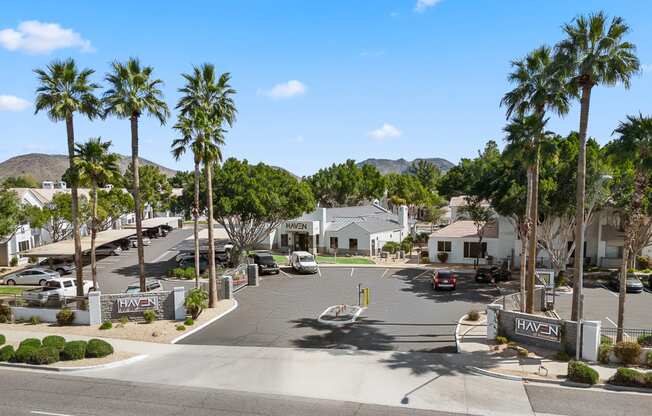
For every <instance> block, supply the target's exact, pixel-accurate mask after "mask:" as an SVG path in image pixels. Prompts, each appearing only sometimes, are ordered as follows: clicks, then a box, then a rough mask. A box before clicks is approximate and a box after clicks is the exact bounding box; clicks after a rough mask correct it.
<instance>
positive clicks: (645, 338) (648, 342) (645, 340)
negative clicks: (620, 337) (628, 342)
mask: <svg viewBox="0 0 652 416" xmlns="http://www.w3.org/2000/svg"><path fill="white" fill-rule="evenodd" d="M636 342H638V343H639V344H640V345H641V347H652V334H650V335H641V336H640V337H638V339H637V340H636Z"/></svg>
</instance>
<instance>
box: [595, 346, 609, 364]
mask: <svg viewBox="0 0 652 416" xmlns="http://www.w3.org/2000/svg"><path fill="white" fill-rule="evenodd" d="M611 349H612V346H611V344H600V346H599V347H598V362H600V364H609V353H610V352H611Z"/></svg>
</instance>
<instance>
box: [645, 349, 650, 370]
mask: <svg viewBox="0 0 652 416" xmlns="http://www.w3.org/2000/svg"><path fill="white" fill-rule="evenodd" d="M645 363H646V364H647V366H648V367H652V351H648V352H647V354H646V355H645Z"/></svg>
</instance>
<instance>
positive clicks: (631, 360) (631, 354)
mask: <svg viewBox="0 0 652 416" xmlns="http://www.w3.org/2000/svg"><path fill="white" fill-rule="evenodd" d="M614 354H615V355H616V357H617V358H618V359H619V360H620V362H621V363H623V364H624V365H634V364H638V359H639V357H640V355H641V346H640V345H638V343H637V342H629V341H623V342H619V343H617V344H616V345H615V346H614Z"/></svg>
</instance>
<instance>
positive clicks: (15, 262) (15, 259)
mask: <svg viewBox="0 0 652 416" xmlns="http://www.w3.org/2000/svg"><path fill="white" fill-rule="evenodd" d="M9 265H10V266H11V267H16V266H18V257H16V256H13V257H12V258H11V260H10V261H9Z"/></svg>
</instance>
